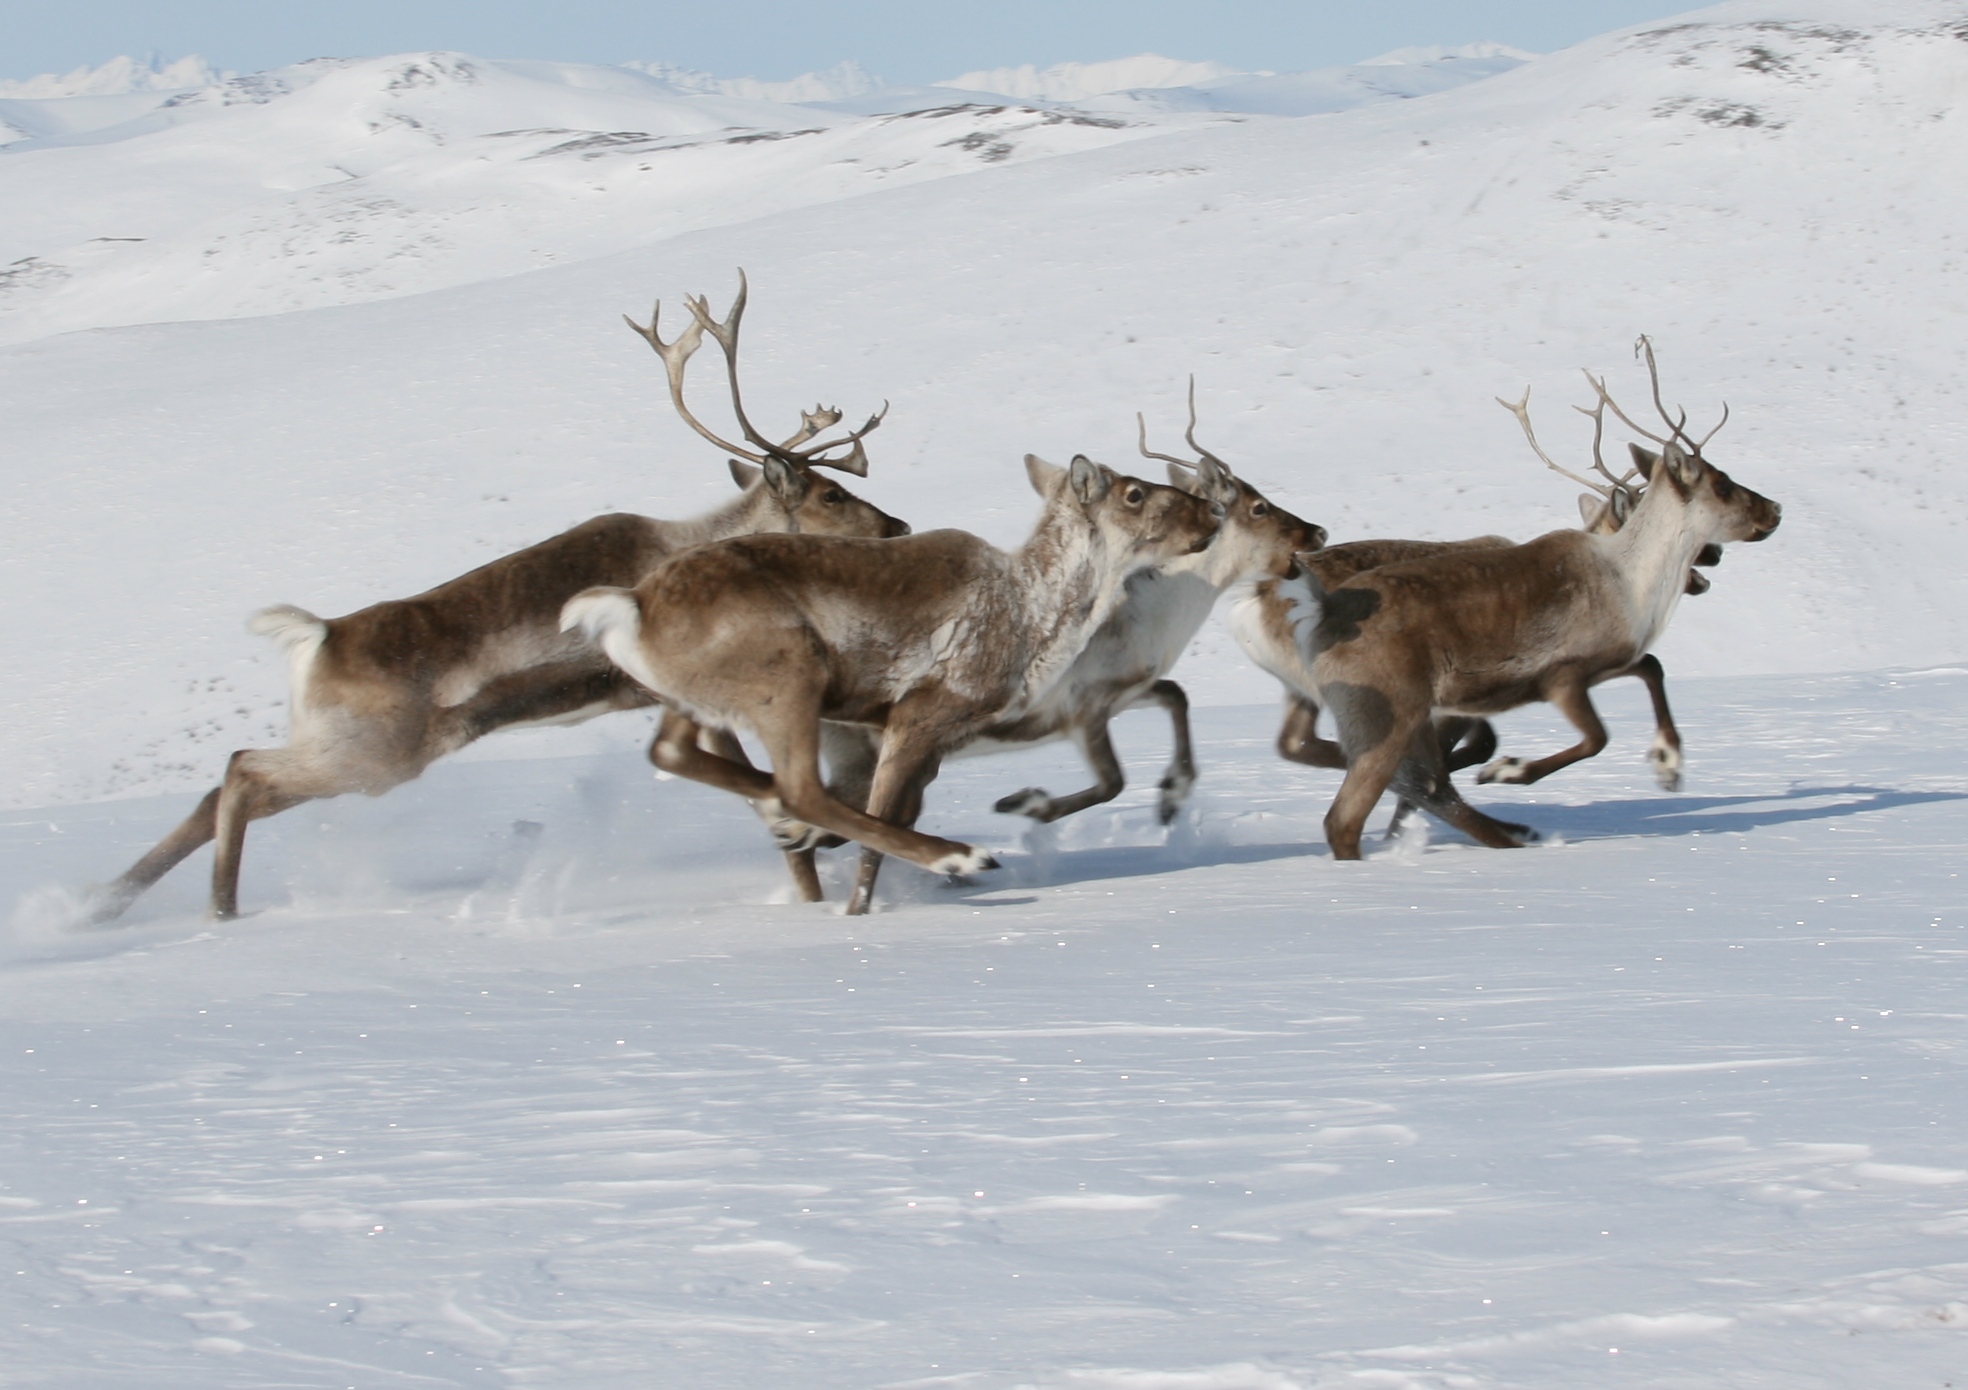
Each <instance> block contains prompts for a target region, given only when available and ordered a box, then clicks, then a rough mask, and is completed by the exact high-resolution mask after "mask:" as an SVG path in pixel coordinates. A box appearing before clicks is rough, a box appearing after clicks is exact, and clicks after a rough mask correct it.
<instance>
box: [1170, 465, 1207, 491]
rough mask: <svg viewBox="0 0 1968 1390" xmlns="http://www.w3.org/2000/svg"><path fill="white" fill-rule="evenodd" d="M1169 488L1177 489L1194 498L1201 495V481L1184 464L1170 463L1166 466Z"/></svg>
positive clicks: (1194, 472)
mask: <svg viewBox="0 0 1968 1390" xmlns="http://www.w3.org/2000/svg"><path fill="white" fill-rule="evenodd" d="M1168 475H1169V486H1170V487H1173V488H1179V489H1181V490H1182V491H1183V492H1186V493H1189V494H1190V495H1191V496H1194V497H1201V496H1202V495H1203V488H1202V480H1201V479H1200V478H1198V477H1197V476H1196V471H1195V470H1194V469H1193V468H1191V467H1190V466H1189V465H1188V464H1186V463H1171V464H1170V465H1169V466H1168Z"/></svg>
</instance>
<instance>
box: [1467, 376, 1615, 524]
mask: <svg viewBox="0 0 1968 1390" xmlns="http://www.w3.org/2000/svg"><path fill="white" fill-rule="evenodd" d="M1599 400H1600V403H1599V405H1597V406H1595V407H1594V408H1593V409H1591V410H1587V409H1586V408H1585V407H1584V406H1573V407H1572V409H1574V410H1576V411H1578V412H1579V413H1580V414H1582V415H1590V416H1591V417H1592V426H1593V428H1592V466H1593V467H1594V468H1595V469H1597V470H1598V472H1599V475H1600V476H1601V477H1603V478H1604V479H1605V480H1606V481H1605V482H1603V483H1595V482H1593V481H1592V479H1590V478H1588V477H1585V476H1584V475H1583V474H1579V473H1574V472H1572V470H1571V469H1569V468H1566V467H1564V466H1562V465H1560V464H1559V463H1557V462H1556V461H1555V460H1553V459H1552V457H1551V455H1549V454H1547V453H1546V452H1545V451H1544V446H1543V445H1542V444H1540V443H1538V440H1537V432H1536V431H1534V430H1533V429H1532V428H1531V388H1530V387H1528V386H1526V387H1525V388H1524V399H1523V400H1521V401H1518V402H1516V403H1515V404H1512V403H1511V402H1509V401H1507V400H1505V399H1504V398H1503V397H1502V396H1498V397H1497V398H1496V403H1497V404H1498V405H1500V406H1502V407H1503V408H1504V409H1505V410H1507V411H1509V412H1510V413H1511V414H1512V415H1515V416H1516V417H1517V423H1518V424H1519V425H1521V426H1523V429H1524V438H1526V439H1528V440H1530V441H1531V449H1532V450H1533V451H1534V452H1535V453H1536V454H1537V456H1538V457H1539V458H1541V459H1543V460H1544V466H1545V467H1546V468H1549V469H1551V470H1552V471H1553V472H1554V473H1561V474H1563V475H1564V476H1565V477H1567V478H1570V479H1571V480H1572V481H1573V482H1575V483H1577V484H1579V485H1580V486H1581V487H1588V488H1591V489H1592V491H1594V492H1596V493H1598V494H1599V495H1600V496H1601V497H1603V498H1605V499H1606V500H1607V501H1608V502H1610V501H1612V500H1613V494H1614V493H1615V492H1618V491H1620V490H1621V489H1623V488H1625V487H1626V478H1630V477H1632V476H1633V475H1632V474H1631V473H1628V474H1627V475H1626V477H1615V476H1614V475H1613V471H1612V469H1610V468H1608V467H1606V461H1605V460H1604V459H1603V458H1601V457H1600V456H1599V441H1600V436H1601V433H1602V430H1603V425H1604V420H1605V410H1606V406H1608V405H1610V404H1612V402H1611V400H1610V399H1609V398H1608V397H1607V396H1606V393H1605V392H1604V391H1603V390H1602V391H1601V392H1600V393H1599ZM1613 409H1614V410H1615V411H1618V410H1619V407H1618V406H1616V405H1615V406H1613ZM1620 418H1621V419H1622V420H1623V419H1625V418H1626V417H1625V416H1624V415H1622V416H1620Z"/></svg>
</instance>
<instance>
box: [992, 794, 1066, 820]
mask: <svg viewBox="0 0 1968 1390" xmlns="http://www.w3.org/2000/svg"><path fill="white" fill-rule="evenodd" d="M991 809H992V810H993V811H996V812H997V813H998V814H999V815H1001V816H1030V817H1031V818H1032V819H1033V820H1036V821H1049V820H1051V819H1052V815H1051V811H1052V794H1051V793H1050V792H1048V791H1047V790H1046V789H1045V788H1044V787H1027V788H1025V790H1023V791H1016V792H1013V793H1012V794H1011V795H1010V796H1001V797H999V798H998V804H997V805H995V806H993V807H992V808H991Z"/></svg>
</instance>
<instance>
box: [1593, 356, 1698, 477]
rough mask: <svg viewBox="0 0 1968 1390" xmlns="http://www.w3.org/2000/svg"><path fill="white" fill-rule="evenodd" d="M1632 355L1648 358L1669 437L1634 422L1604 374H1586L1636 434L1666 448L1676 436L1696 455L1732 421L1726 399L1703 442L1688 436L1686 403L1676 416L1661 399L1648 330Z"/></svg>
mask: <svg viewBox="0 0 1968 1390" xmlns="http://www.w3.org/2000/svg"><path fill="white" fill-rule="evenodd" d="M1633 355H1634V356H1635V357H1642V356H1644V357H1645V358H1646V362H1647V379H1648V382H1649V384H1650V385H1651V387H1652V389H1653V396H1654V409H1655V410H1657V411H1659V412H1660V417H1661V419H1663V420H1665V421H1666V422H1667V428H1668V434H1667V437H1666V438H1665V439H1663V438H1662V437H1661V436H1660V435H1657V434H1655V433H1654V432H1653V431H1652V430H1647V429H1643V428H1641V427H1640V426H1639V425H1637V424H1635V423H1634V421H1633V419H1632V417H1631V416H1629V415H1628V414H1627V413H1626V412H1625V411H1624V410H1621V409H1620V407H1619V402H1618V401H1616V400H1614V399H1613V398H1612V396H1610V395H1609V394H1607V391H1606V380H1605V378H1604V377H1597V378H1595V377H1594V376H1593V375H1592V373H1591V372H1587V373H1586V374H1585V379H1586V380H1587V381H1589V382H1591V383H1592V389H1593V390H1594V391H1595V392H1597V393H1598V396H1599V401H1600V404H1601V405H1609V406H1611V407H1612V408H1613V414H1615V415H1617V416H1619V418H1620V420H1621V422H1622V423H1623V424H1625V425H1626V427H1627V428H1628V429H1630V430H1632V431H1633V432H1634V433H1635V434H1644V435H1646V436H1647V438H1649V439H1651V440H1653V441H1654V443H1656V444H1658V445H1660V446H1661V447H1662V448H1666V447H1667V446H1668V445H1669V444H1671V443H1673V442H1674V441H1675V440H1677V439H1678V440H1680V441H1681V442H1682V443H1683V444H1685V445H1687V446H1688V451H1689V452H1690V453H1692V454H1694V455H1695V456H1696V457H1700V456H1701V451H1702V445H1703V444H1706V443H1708V441H1709V440H1711V439H1713V438H1715V436H1716V433H1717V431H1719V430H1720V429H1721V428H1722V426H1724V425H1726V424H1728V423H1729V403H1728V402H1727V401H1724V402H1723V403H1722V418H1721V419H1720V420H1718V421H1717V422H1716V424H1715V429H1712V430H1710V431H1709V432H1708V433H1707V434H1705V435H1703V436H1702V437H1701V440H1700V442H1699V443H1698V442H1696V441H1695V440H1694V439H1691V438H1690V437H1689V436H1688V432H1687V424H1688V411H1687V407H1685V406H1682V407H1678V409H1679V410H1680V415H1679V417H1678V418H1677V417H1676V416H1673V415H1669V414H1668V413H1667V404H1666V402H1664V401H1662V400H1661V381H1660V367H1659V365H1658V364H1657V363H1656V362H1655V361H1654V340H1653V339H1652V338H1649V337H1648V336H1647V335H1646V334H1645V333H1642V334H1641V335H1640V337H1639V338H1638V339H1637V340H1635V342H1634V344H1633Z"/></svg>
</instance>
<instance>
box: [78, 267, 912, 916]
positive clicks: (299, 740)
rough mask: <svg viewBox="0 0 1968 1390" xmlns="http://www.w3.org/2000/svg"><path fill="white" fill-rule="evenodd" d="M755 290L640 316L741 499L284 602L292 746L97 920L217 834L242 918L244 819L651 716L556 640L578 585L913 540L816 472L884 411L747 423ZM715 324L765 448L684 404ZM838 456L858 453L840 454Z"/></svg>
mask: <svg viewBox="0 0 1968 1390" xmlns="http://www.w3.org/2000/svg"><path fill="white" fill-rule="evenodd" d="M745 293H746V291H745V281H744V273H743V272H742V271H741V272H739V289H738V295H737V298H736V300H735V301H734V303H733V305H732V308H731V311H730V313H729V315H728V316H727V317H726V319H725V320H724V322H722V323H721V324H715V325H713V324H711V322H710V319H709V315H708V313H697V314H693V322H692V323H691V325H690V326H689V327H688V328H686V329H685V330H684V331H683V333H682V334H681V335H679V337H678V339H677V341H676V342H675V343H664V342H663V341H662V339H661V338H660V337H659V336H658V334H657V331H656V329H657V324H656V317H655V315H652V316H651V319H650V324H649V326H648V327H647V328H644V327H642V326H641V325H640V324H637V323H636V322H635V321H634V320H633V319H631V320H629V326H630V327H631V328H633V329H635V330H636V332H637V333H638V334H640V335H641V336H642V337H643V338H644V339H645V340H646V341H647V342H648V343H649V344H650V346H651V347H653V348H654V349H655V350H656V352H657V355H658V356H660V357H661V358H662V359H663V364H664V367H665V369H666V371H667V374H668V377H669V389H670V402H671V404H672V405H673V406H675V408H676V410H677V413H678V414H679V415H680V416H682V417H683V419H684V421H685V422H686V423H688V424H689V425H690V427H691V428H692V429H694V430H695V431H696V432H697V433H698V434H700V435H702V436H703V437H704V438H706V439H708V440H710V441H711V442H712V443H714V444H716V445H717V446H718V447H719V448H720V449H723V450H725V451H726V452H728V453H730V454H733V455H736V456H737V457H734V458H733V459H732V460H731V461H730V467H731V474H732V478H733V479H734V481H736V482H737V484H738V486H739V487H740V488H741V489H742V490H743V491H742V493H741V495H740V496H738V497H736V498H734V499H733V500H732V501H730V502H728V503H726V504H725V505H724V506H722V507H719V508H717V509H716V510H714V511H712V512H709V513H706V514H705V515H703V516H700V517H697V518H695V519H693V520H688V521H661V520H657V519H656V518H653V517H646V516H633V515H628V514H625V513H616V514H611V515H608V516H600V517H596V518H594V519H593V520H591V521H586V522H583V523H582V524H581V525H579V526H576V527H574V528H573V529H572V530H570V531H564V532H562V533H561V534H560V535H558V536H555V537H553V538H552V539H551V540H546V541H542V542H541V543H540V544H538V545H535V546H531V547H529V548H527V549H525V550H521V551H519V552H517V553H515V554H512V555H507V556H505V557H503V558H502V559H498V560H494V561H492V562H491V563H490V564H487V565H481V566H480V567H479V568H477V569H475V570H472V571H471V572H470V573H469V574H466V575H463V576H461V577H460V578H457V579H454V580H452V581H450V582H449V583H447V584H441V585H439V586H438V587H437V588H435V589H431V590H428V591H426V592H424V593H422V594H418V595H417V596H415V597H414V598H407V599H396V600H390V601H388V602H384V603H378V604H374V605H372V606H371V607H368V608H364V609H362V610H360V611H359V612H355V613H350V614H348V615H347V616H346V617H341V618H328V619H322V618H317V617H315V616H314V615H313V614H312V613H308V612H306V611H304V610H302V609H299V608H292V607H284V606H283V607H277V608H268V609H265V610H262V611H261V612H259V613H256V614H254V615H253V618H252V620H251V622H250V623H249V627H250V628H251V630H252V631H254V632H256V633H260V634H262V635H264V636H269V637H272V638H273V639H274V640H275V641H277V642H278V643H280V645H281V646H282V647H283V648H284V649H285V650H286V653H287V659H288V665H289V671H290V678H291V681H292V686H293V700H292V712H291V715H290V721H291V727H290V730H289V733H288V739H287V746H286V747H284V748H255V749H247V750H243V751H241V752H238V753H234V754H233V755H232V757H231V759H230V761H229V762H228V763H227V764H226V772H225V780H224V781H223V782H221V783H220V785H219V786H217V787H216V788H214V789H213V790H212V791H211V792H210V793H208V794H207V795H206V797H205V798H204V800H202V801H201V802H199V804H198V807H197V809H195V810H194V811H193V812H192V813H191V815H189V816H188V817H186V818H185V820H184V822H183V823H182V824H180V825H179V826H178V828H177V829H175V830H173V831H172V832H171V833H170V834H169V835H167V836H165V837H164V839H163V840H161V841H160V842H159V843H158V844H157V846H156V847H155V848H154V849H152V850H151V851H150V852H149V853H148V854H146V855H144V856H143V858H141V859H139V860H138V861H137V862H136V863H135V864H134V865H132V866H131V867H130V868H129V869H128V870H127V871H126V872H125V873H124V874H123V875H122V877H120V878H118V879H116V880H115V881H114V882H112V883H109V884H107V885H105V886H104V887H102V888H99V889H97V890H96V892H95V894H94V895H93V903H92V908H91V914H90V915H91V919H92V920H93V921H96V922H104V921H109V920H111V919H113V918H115V917H116V916H118V915H120V914H121V913H122V912H123V911H124V909H125V908H127V907H128V906H129V904H130V903H131V902H132V901H134V900H135V898H136V897H137V895H138V894H140V893H142V892H143V891H144V890H145V889H146V888H148V887H150V885H151V884H153V883H155V882H156V881H157V880H158V879H160V878H162V877H163V876H164V875H165V874H166V873H168V872H169V871H170V870H171V868H172V867H173V866H174V865H176V864H177V863H179V862H180V861H181V860H183V859H184V858H185V857H186V856H187V855H189V854H191V853H192V852H193V851H194V850H196V849H198V848H199V847H200V846H202V845H204V844H205V843H206V842H208V841H210V840H213V839H216V840H217V841H218V849H217V853H216V856H215V858H214V861H213V865H212V896H211V910H212V914H213V915H214V916H215V917H219V918H229V917H233V916H236V915H237V913H238V911H239V867H240V858H241V855H242V853H243V850H244V845H245V836H246V826H247V824H248V823H249V822H251V821H255V820H258V819H261V818H262V817H265V816H271V815H275V814H277V813H279V812H281V811H284V810H287V809H288V808H290V807H293V806H298V805H300V804H301V803H302V802H305V801H310V800H314V799H316V798H318V797H328V796H340V795H342V794H344V793H347V792H364V793H366V794H368V795H370V796H380V795H382V793H384V792H386V791H388V790H389V789H390V788H392V787H396V786H400V785H401V784H403V783H404V782H407V781H410V780H411V779H413V778H415V777H417V776H419V775H421V774H422V772H423V770H424V769H425V768H426V767H428V766H430V764H431V763H433V762H435V761H436V760H437V759H438V758H441V757H443V756H444V755H445V754H447V753H452V752H455V751H457V750H458V749H460V748H462V747H464V746H465V745H466V744H468V743H471V742H473V741H475V740H476V739H479V738H481V737H483V736H484V735H486V734H488V733H491V732H493V731H494V730H497V729H506V728H512V727H515V726H518V725H522V724H543V723H577V722H579V721H581V720H584V719H588V718H592V717H594V716H596V715H599V714H605V713H608V712H609V711H611V710H619V709H633V708H638V707H644V706H647V705H649V704H651V703H653V701H652V700H651V697H650V696H649V694H648V692H647V691H645V690H644V689H643V688H642V687H640V686H638V685H636V684H635V683H634V682H633V681H630V680H628V679H626V678H625V677H624V676H623V675H622V673H621V672H620V671H619V670H617V669H616V668H615V667H614V666H613V665H611V664H610V663H609V661H608V659H607V658H606V657H605V656H603V655H602V654H601V652H600V650H599V649H598V648H596V647H595V646H594V645H593V644H591V643H589V642H587V641H586V640H584V639H583V638H582V637H581V636H580V635H579V634H576V633H566V632H563V631H562V630H561V627H560V610H561V607H562V606H563V605H564V604H565V603H566V602H567V600H568V599H570V598H572V597H573V596H574V595H575V594H577V593H579V592H581V591H582V590H583V589H587V588H590V587H592V586H594V585H597V584H618V585H630V584H634V583H636V582H637V581H638V580H640V579H641V578H642V577H643V576H645V575H647V574H648V573H650V572H651V571H652V570H654V569H656V568H657V566H659V565H661V564H662V563H663V562H664V561H665V560H667V559H669V558H671V557H672V556H675V555H677V554H679V553H681V552H683V551H686V550H690V549H693V548H695V547H698V546H702V545H706V544H709V543H710V542H713V541H719V540H724V539H727V538H729V537H733V536H749V535H758V534H762V533H772V532H793V533H803V534H807V535H827V536H859V537H885V536H904V535H907V534H908V533H909V528H908V526H907V525H906V524H905V523H903V522H901V521H899V520H897V519H896V518H894V517H892V516H889V515H888V514H887V513H885V512H883V511H881V510H879V509H878V508H876V507H874V506H872V505H870V504H869V503H867V502H864V501H862V500H861V499H860V498H858V497H855V496H854V495H853V494H852V493H850V492H848V491H847V489H845V488H843V487H840V486H838V485H837V484H835V483H831V482H828V481H827V480H825V479H823V478H821V477H819V476H818V475H817V474H815V473H814V472H813V471H812V470H813V469H815V468H821V467H825V468H833V469H839V470H843V471H846V472H849V473H854V474H856V475H865V474H866V473H867V454H866V452H865V450H864V448H863V446H862V442H861V441H862V439H863V437H864V436H866V435H867V434H868V432H869V431H871V430H873V429H874V428H875V427H876V426H877V425H878V424H880V422H881V416H880V415H876V416H874V417H873V418H871V419H870V420H869V421H868V423H867V424H865V425H863V426H862V427H861V428H860V429H858V430H855V431H853V432H852V433H850V434H848V435H847V436H846V437H845V438H836V439H833V440H822V441H820V442H812V441H815V440H816V439H818V437H819V436H820V435H821V434H822V433H824V432H825V431H826V430H827V429H828V428H830V427H831V426H833V425H834V424H836V423H838V422H839V420H840V418H841V413H840V412H839V411H838V410H831V409H820V408H815V409H814V410H811V411H806V412H803V422H802V424H801V427H800V429H799V431H798V432H797V433H796V434H794V435H793V436H792V437H791V438H790V439H787V440H785V441H784V442H783V443H773V442H771V441H769V440H767V439H765V438H763V437H762V436H761V435H760V434H759V433H758V431H757V430H755V429H754V428H753V427H752V424H751V422H750V420H749V419H747V418H746V416H745V414H744V407H743V402H742V399H741V397H740V395H739V389H738V326H739V320H740V319H741V318H742V317H743V315H744V309H745ZM701 302H702V301H697V303H698V304H701ZM661 307H662V306H661V305H660V303H659V304H658V306H657V309H658V311H659V312H660V310H661ZM706 328H710V329H711V331H712V334H713V336H714V337H715V339H716V341H717V343H718V345H719V347H720V348H722V349H723V352H724V358H725V372H726V375H727V377H728V378H729V380H730V385H731V402H732V407H733V409H734V411H736V413H737V415H738V419H739V423H740V426H741V428H742V429H743V431H744V434H745V437H746V438H747V439H748V440H750V441H751V442H752V443H753V445H754V446H755V448H753V449H743V448H739V447H738V446H736V445H733V444H730V443H728V442H726V441H725V440H723V439H720V438H719V437H718V436H717V435H716V434H714V433H713V432H712V431H711V430H709V429H708V428H706V427H705V426H704V425H703V424H702V423H701V422H700V421H699V420H698V419H697V418H696V416H695V415H693V414H692V413H691V412H690V410H689V408H688V407H687V406H686V405H685V403H684V393H683V387H684V367H685V364H686V363H688V361H689V360H690V357H691V355H692V354H693V353H694V352H696V350H697V348H698V347H699V345H700V342H701V339H702V336H703V333H704V331H705V329H706ZM884 409H885V407H884ZM843 448H845V449H846V451H847V452H845V453H836V452H835V451H836V450H840V449H843ZM741 459H743V460H746V461H745V462H741V461H740V460H741Z"/></svg>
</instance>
